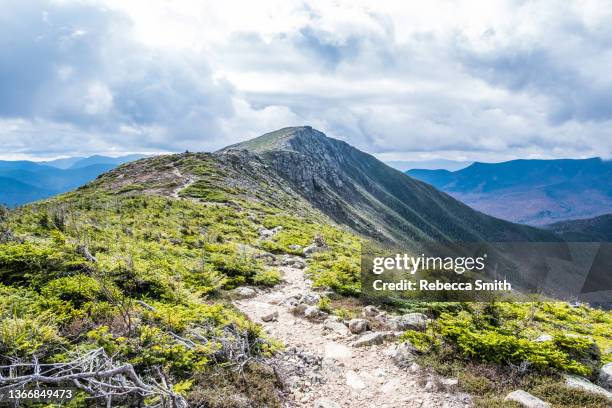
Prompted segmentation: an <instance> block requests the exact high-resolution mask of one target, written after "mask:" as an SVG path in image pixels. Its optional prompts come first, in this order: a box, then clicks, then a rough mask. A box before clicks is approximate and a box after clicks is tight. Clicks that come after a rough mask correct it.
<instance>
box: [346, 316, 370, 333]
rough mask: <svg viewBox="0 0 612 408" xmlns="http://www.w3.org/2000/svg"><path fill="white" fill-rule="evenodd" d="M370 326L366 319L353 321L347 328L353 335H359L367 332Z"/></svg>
mask: <svg viewBox="0 0 612 408" xmlns="http://www.w3.org/2000/svg"><path fill="white" fill-rule="evenodd" d="M369 327H370V324H369V323H368V321H367V320H366V319H353V320H351V321H350V322H349V325H348V328H349V330H350V332H351V333H353V334H361V333H363V332H364V331H366V330H368V328H369Z"/></svg>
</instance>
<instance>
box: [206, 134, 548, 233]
mask: <svg viewBox="0 0 612 408" xmlns="http://www.w3.org/2000/svg"><path fill="white" fill-rule="evenodd" d="M246 152H248V153H250V154H247V153H246ZM214 156H215V157H217V158H222V157H232V156H234V157H242V158H244V159H247V161H250V162H253V161H255V162H258V163H263V164H265V165H268V166H270V167H271V168H272V169H274V171H275V172H276V173H277V174H279V175H280V176H281V177H282V179H283V180H284V181H285V182H286V184H287V185H288V186H289V187H288V188H289V189H291V190H293V191H294V192H295V193H297V194H299V195H300V196H301V197H302V198H303V199H304V200H306V201H308V202H309V203H310V204H311V205H312V206H314V207H316V208H318V209H319V210H321V211H322V212H323V213H324V214H326V215H327V216H329V217H330V218H331V219H333V220H334V221H335V222H337V223H339V224H343V225H348V226H350V227H351V228H352V229H353V230H355V231H357V232H358V233H360V234H362V235H365V236H369V237H373V238H376V239H379V240H385V241H395V242H398V241H399V242H402V241H408V240H418V241H421V240H442V241H451V240H455V241H513V240H514V241H531V240H533V241H557V240H558V238H556V237H555V236H554V235H553V234H551V233H549V232H545V231H541V230H537V229H535V228H529V227H524V226H519V225H516V224H512V223H510V222H506V221H502V220H499V219H496V218H494V217H490V216H487V215H484V214H482V213H480V212H478V211H475V210H473V209H471V208H470V207H468V206H466V205H464V204H462V203H460V202H459V201H457V200H455V199H454V198H452V197H451V196H449V195H447V194H445V193H442V192H440V191H438V190H436V189H435V188H433V187H431V186H430V185H428V184H426V183H423V182H420V181H418V180H415V179H413V178H411V177H408V176H406V175H405V174H403V173H402V172H400V171H398V170H395V169H393V168H391V167H389V166H387V165H385V164H384V163H382V162H381V161H379V160H377V159H376V158H374V157H373V156H371V155H369V154H367V153H364V152H362V151H360V150H358V149H356V148H354V147H352V146H350V145H349V144H347V143H345V142H342V141H339V140H336V139H332V138H329V137H327V136H325V135H324V134H323V133H321V132H319V131H317V130H315V129H312V128H311V127H309V126H305V127H296V128H285V129H280V130H277V131H275V132H272V133H268V134H265V135H263V136H260V137H258V138H255V139H252V140H249V141H247V142H243V143H239V144H236V145H232V146H229V147H226V148H224V149H222V150H220V151H219V152H217V153H215V155H214Z"/></svg>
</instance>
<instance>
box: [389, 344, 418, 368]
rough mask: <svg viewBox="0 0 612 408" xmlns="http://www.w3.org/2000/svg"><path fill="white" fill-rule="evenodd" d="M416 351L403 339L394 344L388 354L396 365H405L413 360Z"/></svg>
mask: <svg viewBox="0 0 612 408" xmlns="http://www.w3.org/2000/svg"><path fill="white" fill-rule="evenodd" d="M416 353H417V349H416V348H414V346H413V345H412V344H410V342H408V341H405V342H403V343H400V344H398V345H397V346H395V348H394V349H393V350H392V351H391V352H390V355H391V358H392V359H393V362H394V363H395V364H396V365H398V366H399V367H406V366H408V365H410V364H411V363H412V362H413V361H414V359H415V358H416V355H415V354H416Z"/></svg>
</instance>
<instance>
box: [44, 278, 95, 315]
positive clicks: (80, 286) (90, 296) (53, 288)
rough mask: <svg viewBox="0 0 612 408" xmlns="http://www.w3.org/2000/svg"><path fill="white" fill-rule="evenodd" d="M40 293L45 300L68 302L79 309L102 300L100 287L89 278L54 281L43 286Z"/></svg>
mask: <svg viewBox="0 0 612 408" xmlns="http://www.w3.org/2000/svg"><path fill="white" fill-rule="evenodd" d="M41 293H42V294H43V296H45V297H47V298H56V299H60V300H63V301H66V302H70V303H71V304H72V305H73V306H74V307H76V308H79V307H81V306H83V305H84V304H85V303H87V302H92V301H94V300H102V299H104V294H103V292H102V286H101V285H100V283H99V282H98V281H96V280H95V279H93V278H92V277H90V276H86V275H75V276H66V277H64V278H59V279H55V280H53V281H51V282H49V283H48V284H47V285H45V286H44V287H43V288H42V290H41Z"/></svg>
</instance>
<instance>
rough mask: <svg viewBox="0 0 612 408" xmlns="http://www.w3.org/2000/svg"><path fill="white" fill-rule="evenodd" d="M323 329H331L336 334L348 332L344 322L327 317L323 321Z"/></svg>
mask: <svg viewBox="0 0 612 408" xmlns="http://www.w3.org/2000/svg"><path fill="white" fill-rule="evenodd" d="M323 329H325V330H328V331H331V332H333V333H336V334H341V335H346V334H348V329H347V327H346V326H345V325H344V324H342V323H340V322H339V321H336V320H329V319H327V321H325V323H324V324H323Z"/></svg>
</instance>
